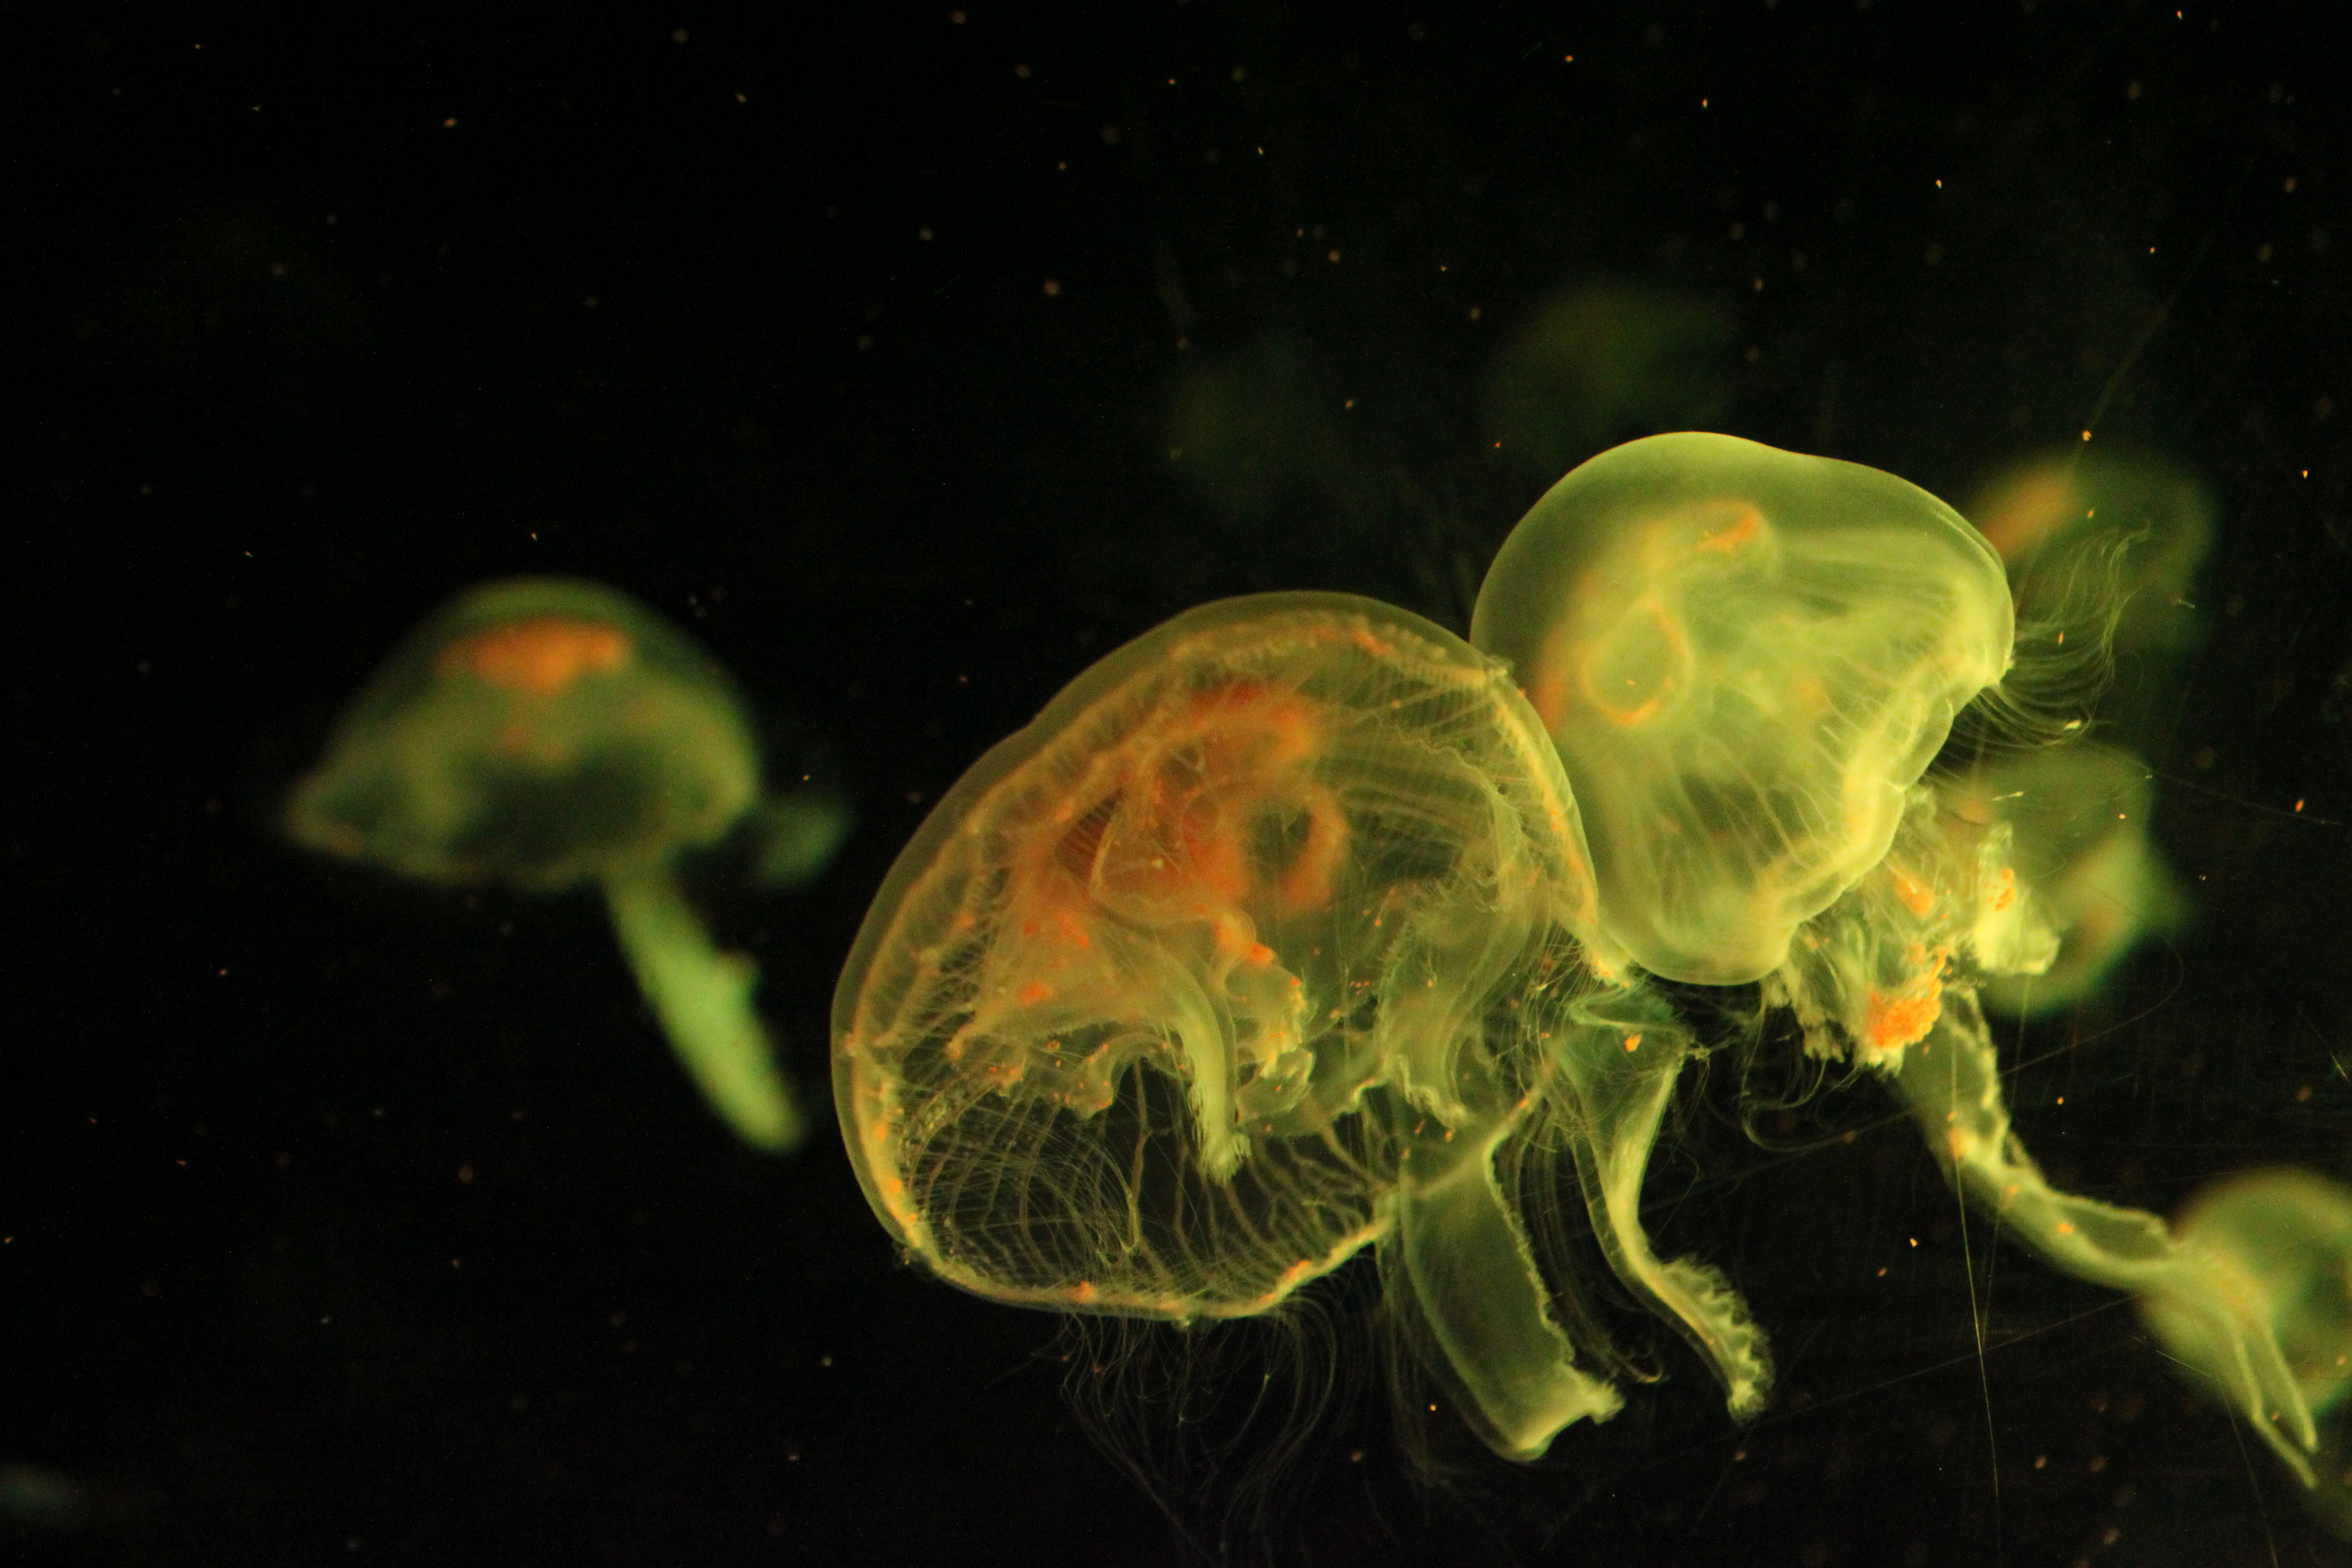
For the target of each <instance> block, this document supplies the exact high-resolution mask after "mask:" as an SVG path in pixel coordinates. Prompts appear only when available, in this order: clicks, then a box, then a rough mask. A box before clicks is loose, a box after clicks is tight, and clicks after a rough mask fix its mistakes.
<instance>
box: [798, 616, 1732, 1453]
mask: <svg viewBox="0 0 2352 1568" xmlns="http://www.w3.org/2000/svg"><path fill="white" fill-rule="evenodd" d="M1593 914H1594V909H1593V883H1592V879H1591V871H1590V868H1589V865H1588V862H1587V858H1586V851H1585V847H1584V835H1583V830H1582V827H1581V825H1580V818H1579V816H1578V810H1577V805H1576V802H1575V799H1574V797H1573V796H1572V795H1570V793H1569V790H1568V787H1567V784H1566V781H1565V779H1564V778H1563V777H1562V776H1561V773H1560V770H1559V760H1558V758H1557V756H1556V755H1555V754H1554V752H1553V751H1552V748H1551V746H1550V745H1549V742H1547V741H1546V740H1545V738H1544V735H1543V732H1542V731H1541V729H1540V727H1539V726H1538V724H1537V722H1536V720H1535V716H1534V714H1533V713H1532V712H1531V711H1529V710H1528V707H1527V704H1526V702H1525V701H1524V700H1523V699H1522V698H1521V697H1520V696H1519V694H1518V693H1517V691H1516V690H1515V689H1513V688H1512V686H1511V684H1510V681H1509V679H1508V678H1507V675H1506V674H1505V672H1504V671H1503V670H1502V669H1501V668H1499V667H1498V666H1497V665H1496V664H1495V663H1494V662H1493V661H1491V660H1489V659H1487V658H1483V657H1482V656H1480V655H1479V654H1477V653H1476V652H1475V651H1474V650H1473V649H1471V648H1470V647H1468V646H1466V645H1465V644H1464V643H1463V642H1461V641H1460V639H1458V638H1456V637H1453V636H1451V635H1450V634H1448V633H1446V632H1444V631H1443V630H1442V629H1440V628H1439V627H1437V626H1432V625H1430V624H1429V623H1427V622H1425V621H1423V620H1421V619H1420V618H1419V617H1417V616H1412V615H1409V614H1406V613H1405V612H1403V611H1401V610H1395V609H1391V608H1389V607H1388V606H1385V605H1378V604H1375V603H1373V602H1371V601H1370V600H1365V599H1359V598H1353V597H1349V596H1346V595H1322V594H1287V595H1263V596H1258V597H1253V598H1244V599H1234V600H1227V601H1224V602H1223V603H1219V604H1215V605H1207V606H1205V607H1203V608H1201V609H1198V610H1194V611H1192V612H1191V613H1190V614H1187V615H1184V616H1179V617H1178V618H1176V619H1175V620H1173V621H1171V622H1170V623H1168V624H1167V625H1165V626H1161V627H1160V628H1159V629H1158V630H1156V631H1154V632H1151V633H1150V634H1149V635H1147V636H1145V637H1141V638H1139V639H1138V640H1137V641H1135V642H1132V643H1130V644H1129V645H1127V646H1126V647H1122V648H1120V649H1118V650H1117V651H1116V652H1114V653H1113V654H1111V655H1110V656H1109V657H1108V658H1104V659H1103V660H1102V661H1100V662H1099V663H1098V664H1097V665H1096V666H1095V667H1094V668H1091V669H1089V670H1088V671H1087V672H1086V673H1085V674H1084V675H1082V676H1081V677H1079V679H1077V680H1076V681H1075V682H1073V683H1072V684H1071V685H1070V686H1069V687H1068V688H1067V689H1065V690H1064V691H1063V692H1062V693H1061V695H1060V696H1058V697H1056V698H1055V700H1054V701H1053V702H1052V703H1051V704H1050V705H1049V706H1048V707H1047V708H1046V709H1045V711H1044V712H1043V713H1042V714H1040V715H1039V717H1038V718H1037V719H1036V720H1035V721H1034V722H1033V723H1031V724H1030V725H1029V726H1028V727H1027V728H1025V729H1024V730H1022V731H1020V732H1019V733H1017V734H1015V735H1013V737H1012V738H1011V739H1009V740H1007V741H1005V742H1003V743H1002V744H1000V745H998V746H997V747H996V748H995V749H994V750H992V751H991V752H988V753H987V755H985V756H984V757H982V759H981V760H980V761H979V762H978V763H975V764H974V765H973V766H972V767H971V770H970V771H969V772H968V773H966V774H965V775H964V777H963V779H962V780H961V782H960V783H959V784H957V785H956V786H955V788H954V789H953V790H951V791H950V793H949V794H948V795H946V796H945V797H944V798H943V799H942V800H941V801H940V804H939V805H938V807H937V808H936V809H935V810H934V811H933V812H932V814H931V816H930V817H929V820H928V821H926V822H925V824H924V825H923V826H922V828H921V830H920V831H919V833H918V834H917V835H916V836H915V837H914V838H913V840H912V841H911V842H910V843H909V844H908V846H907V847H906V849H905V851H904V852H903V853H902V854H901V855H900V856H899V858H898V863H897V864H896V866H894V867H893V868H892V869H891V871H890V874H889V876H888V878H887V880H886V881H885V882H884V884H883V886H882V889H881V890H880V892H879V894H878V896H877V898H876V900H875V902H874V905H873V907H872V909H871V910H870V911H869V912H868V914H867V916H866V922H865V925H864V928H863V929H862V930H861V931H860V932H859V934H858V938H857V941H856V945H855V947H854V948H853V949H852V951H851V953H850V957H849V961H848V963H847V966H846V967H845V969H844V971H843V973H842V977H841V984H840V987H839V989H838V991H837V992H836V994H835V1005H834V1050H835V1055H834V1064H835V1068H834V1070H835V1098H836V1100H837V1103H838V1106H839V1109H840V1112H841V1121H842V1125H843V1129H844V1132H845V1137H846V1140H847V1142H848V1146H849V1150H850V1154H851V1158H852V1161H853V1163H855V1164H856V1169H857V1173H858V1176H859V1179H860V1181H861V1182H862V1183H863V1184H864V1186H865V1189H866V1197H867V1199H868V1200H869V1201H870V1202H871V1204H872V1205H873V1207H874V1212H875V1213H876V1215H877V1216H879V1217H880V1219H881V1221H882V1224H883V1226H885V1227H886V1228H887V1230H888V1231H889V1232H890V1234H891V1235H892V1236H893V1237H896V1238H897V1239H898V1242H899V1243H900V1244H901V1245H902V1246H903V1247H905V1248H906V1249H907V1251H908V1253H909V1254H910V1255H911V1256H912V1257H914V1258H917V1259H919V1260H920V1261H921V1262H922V1263H923V1264H925V1265H927V1266H928V1267H929V1268H931V1269H932V1270H934V1271H936V1272H937V1273H938V1274H939V1275H940V1277H941V1278H942V1279H946V1280H948V1281H950V1282H951V1283H953V1284H955V1285H958V1286H961V1287H962V1288H963V1289H968V1290H971V1291H973V1292H975V1293H977V1294H980V1295H982V1296H986V1297H990V1298H992V1299H994V1300H1002V1301H1008V1302H1014V1303H1020V1304H1025V1305H1030V1306H1037V1307H1045V1308H1052V1309H1056V1310H1068V1311H1085V1312H1098V1313H1113V1314H1123V1315H1128V1316H1134V1317H1142V1318H1158V1319H1165V1320H1172V1321H1192V1320H1198V1319H1215V1318H1231V1317H1241V1316H1248V1315H1253V1314H1257V1313H1263V1312H1266V1311H1270V1310H1275V1309H1276V1308H1277V1307H1278V1306H1280V1304H1281V1303H1282V1302H1283V1301H1284V1300H1286V1298H1288V1297H1290V1296H1291V1295H1292V1293H1294V1292H1295V1291H1297V1289H1299V1288H1300V1287H1302V1286H1304V1285H1305V1284H1307V1282H1308V1281H1310V1280H1313V1279H1316V1278H1317V1277H1318V1276H1320V1275H1323V1274H1326V1273H1328V1272H1329V1271H1330V1270H1331V1269H1333V1268H1337V1267H1339V1264H1341V1263H1342V1262H1344V1261H1345V1260H1346V1259H1347V1258H1349V1257H1350V1256H1352V1255H1353V1254H1355V1253H1356V1252H1358V1251H1359V1250H1360V1249H1361V1248H1363V1247H1366V1246H1377V1247H1379V1249H1380V1257H1381V1269H1382V1277H1383V1280H1384V1288H1385V1289H1386V1291H1387V1293H1388V1299H1389V1300H1390V1302H1391V1306H1392V1307H1393V1308H1395V1309H1396V1310H1397V1311H1398V1312H1399V1313H1400V1315H1401V1316H1403V1317H1405V1318H1406V1319H1408V1320H1409V1321H1410V1323H1411V1325H1412V1331H1413V1337H1414V1341H1415V1342H1416V1343H1417V1344H1418V1345H1420V1346H1421V1347H1422V1348H1423V1350H1424V1352H1426V1354H1427V1359H1428V1360H1429V1361H1430V1363H1432V1366H1433V1370H1434V1371H1436V1372H1437V1373H1438V1374H1439V1375H1440V1376H1441V1377H1442V1378H1443V1379H1444V1381H1445V1382H1446V1383H1447V1384H1449V1386H1450V1387H1451V1388H1452V1390H1453V1391H1454V1394H1455V1395H1456V1397H1457V1399H1458V1400H1459V1402H1460V1404H1461V1405H1462V1407H1463V1410H1464V1413H1465V1416H1466V1418H1467V1419H1468V1420H1469V1422H1470V1423H1471V1425H1472V1426H1473V1427H1474V1428H1475V1429H1476V1430H1477V1431H1478V1432H1479V1433H1480V1435H1481V1436H1483V1437H1485V1439H1486V1441H1487V1442H1488V1443H1489V1444H1491V1445H1492V1446H1493V1447H1495V1448H1496V1450H1498V1451H1499V1452H1501V1453H1503V1454H1505V1455H1507V1456H1510V1457H1514V1458H1528V1457H1532V1456H1533V1455H1536V1454H1538V1453H1540V1452H1542V1450H1543V1448H1544V1447H1545V1446H1546V1445H1547V1444H1548V1443H1549V1441H1550V1439H1551V1437H1552V1436H1553V1435H1554V1434H1555V1433H1556V1432H1558V1431H1559V1429H1560V1428H1561V1427H1562V1426H1565V1425H1567V1424H1568V1423H1570V1422H1571V1421H1574V1420H1576V1419H1579V1418H1580V1417H1585V1416H1590V1417H1592V1418H1595V1419H1600V1418H1602V1417H1605V1416H1607V1415H1610V1414H1612V1412H1613V1411H1615V1410H1616V1409H1617V1408H1618V1406H1619V1404H1620V1397H1619V1395H1618V1394H1617V1391H1616V1389H1615V1388H1614V1386H1613V1385H1612V1384H1611V1383H1610V1382H1609V1381H1608V1379H1607V1377H1606V1376H1605V1375H1603V1374H1602V1373H1601V1372H1600V1371H1599V1370H1598V1364H1599V1363H1596V1362H1594V1361H1592V1360H1591V1358H1590V1357H1588V1358H1587V1360H1586V1361H1585V1362H1583V1363H1580V1361H1579V1358H1578V1353H1577V1352H1578V1349H1579V1346H1578V1344H1577V1343H1576V1342H1572V1340H1571V1337H1570V1332H1569V1331H1568V1330H1567V1329H1565V1328H1563V1326H1562V1325H1561V1323H1560V1321H1559V1319H1558V1318H1557V1317H1556V1316H1555V1314H1554V1312H1553V1310H1551V1306H1550V1304H1549V1291H1548V1289H1547V1288H1546V1286H1545V1283H1544V1281H1543V1279H1542V1276H1541V1273H1540V1271H1539V1268H1538V1265H1537V1263H1536V1261H1535V1259H1534V1257H1533V1256H1532V1252H1531V1247H1530V1243H1529V1240H1528V1235H1527V1232H1526V1230H1525V1228H1524V1226H1523V1225H1522V1223H1521V1221H1520V1218H1519V1216H1518V1215H1517V1213H1516V1212H1515V1211H1514V1209H1513V1208H1512V1206H1511V1205H1510V1204H1509V1203H1508V1202H1507V1200H1506V1198H1505V1197H1504V1196H1503V1194H1502V1193H1501V1192H1500V1190H1499V1188H1498V1184H1497V1177H1496V1166H1495V1158H1494V1156H1495V1152H1496V1149H1497V1148H1498V1147H1499V1146H1501V1145H1502V1143H1503V1142H1505V1140H1507V1138H1509V1137H1510V1136H1511V1135H1512V1134H1513V1133H1514V1131H1515V1130H1517V1128H1518V1127H1519V1126H1520V1125H1521V1124H1522V1122H1523V1121H1525V1120H1526V1119H1527V1117H1528V1114H1529V1111H1530V1109H1531V1108H1532V1107H1534V1106H1536V1105H1538V1104H1539V1103H1540V1102H1542V1100H1544V1098H1545V1097H1546V1096H1547V1095H1548V1094H1549V1093H1551V1092H1553V1089H1554V1087H1555V1083H1556V1079H1557V1078H1558V1073H1557V1071H1556V1068H1555V1067H1554V1063H1555V1061H1556V1059H1557V1053H1559V1051H1560V1050H1561V1049H1562V1048H1563V1047H1562V1045H1561V1042H1563V1041H1565V1040H1566V1039H1569V1038H1570V1037H1573V1038H1576V1039H1579V1040H1584V1039H1599V1038H1604V1037H1605V1039H1606V1041H1607V1049H1608V1050H1611V1051H1615V1052H1617V1053H1618V1054H1619V1055H1621V1056H1622V1055H1625V1054H1626V1053H1628V1052H1630V1051H1634V1050H1635V1049H1636V1048H1637V1046H1638V1042H1639V1039H1640V1034H1639V1030H1640V1028H1641V1026H1642V1025H1641V1023H1640V1022H1638V1021H1636V1022H1634V1023H1632V1024H1631V1025H1627V1024H1624V1023H1622V1021H1621V1020H1620V1017H1619V1016H1620V1015H1625V1016H1632V1017H1634V1018H1636V1019H1637V1020H1638V1019H1639V1018H1641V1017H1644V1016H1646V1015H1643V1014H1642V1012H1641V1009H1640V1008H1639V1007H1638V1006H1636V1005H1634V1004H1633V1001H1631V1000H1630V999H1629V997H1628V994H1626V993H1625V991H1624V989H1623V987H1622V985H1620V984H1617V983H1616V982H1614V981H1612V980H1611V979H1609V978H1608V976H1607V973H1605V970H1606V965H1607V959H1606V956H1605V955H1606V952H1607V950H1606V949H1605V947H1599V948H1596V947H1595V946H1594V945H1593V944H1595V943H1597V942H1599V938H1598V937H1597V935H1596V934H1595V933H1594V931H1593V923H1592V922H1593ZM1596 952H1598V953H1600V954H1601V955H1602V956H1601V957H1597V958H1596V957H1594V956H1593V955H1594V954H1595V953H1596ZM1655 1024H1656V1026H1658V1027H1660V1028H1663V1029H1665V1030H1667V1031H1669V1032H1670V1031H1671V1030H1672V1029H1673V1025H1672V1022H1671V1020H1670V1019H1667V1018H1660V1019H1658V1020H1656V1021H1655ZM1628 1034H1631V1035H1633V1043H1628V1042H1627V1039H1626V1037H1627V1036H1628ZM1642 1048H1646V1047H1642ZM1586 1054H1588V1055H1591V1054H1596V1053H1594V1052H1593V1051H1591V1049H1590V1048H1588V1050H1587V1052H1586ZM1594 1087H1595V1088H1596V1089H1599V1090H1600V1091H1601V1093H1602V1094H1603V1095H1612V1094H1614V1092H1615V1086H1614V1085H1613V1084H1612V1083H1611V1082H1609V1081H1607V1079H1606V1075H1605V1074H1601V1075H1595V1076H1594ZM1658 1110H1659V1106H1658V1105H1657V1104H1656V1103H1654V1102H1650V1101H1636V1100H1631V1099H1625V1100H1622V1103H1621V1102H1619V1101H1618V1100H1612V1102H1611V1103H1610V1105H1609V1106H1608V1107H1607V1109H1606V1111H1605V1113H1606V1114H1608V1115H1611V1116H1613V1117H1615V1118H1617V1119H1618V1120H1619V1121H1622V1122H1626V1123H1639V1124H1642V1125H1643V1126H1646V1127H1649V1128H1652V1129H1654V1125H1655V1121H1656V1117H1657V1114H1658ZM1636 1237H1637V1240H1636V1243H1635V1244H1634V1247H1633V1249H1632V1250H1638V1251H1639V1252H1640V1254H1641V1256H1640V1258H1639V1260H1638V1263H1637V1264H1629V1267H1638V1268H1648V1269H1651V1270H1652V1271H1653V1272H1654V1273H1656V1274H1657V1275H1658V1277H1659V1279H1661V1280H1662V1281H1663V1283H1664V1286H1665V1288H1667V1289H1681V1288H1685V1287H1696V1288H1699V1289H1706V1288H1709V1287H1710V1286H1712V1287H1714V1288H1717V1289H1722V1287H1721V1285H1720V1281H1719V1280H1717V1279H1715V1278H1714V1277H1713V1276H1711V1275H1708V1274H1706V1271H1704V1270H1695V1271H1689V1272H1687V1273H1685V1274H1674V1273H1673V1272H1672V1269H1671V1268H1670V1267H1669V1266H1662V1265H1658V1264H1657V1263H1656V1260H1655V1259H1654V1258H1650V1257H1649V1256H1648V1254H1647V1251H1646V1247H1641V1246H1640V1245H1639V1243H1638V1232H1636ZM1685 1267H1686V1266H1685ZM1603 1353H1604V1355H1605V1352H1603Z"/></svg>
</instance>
